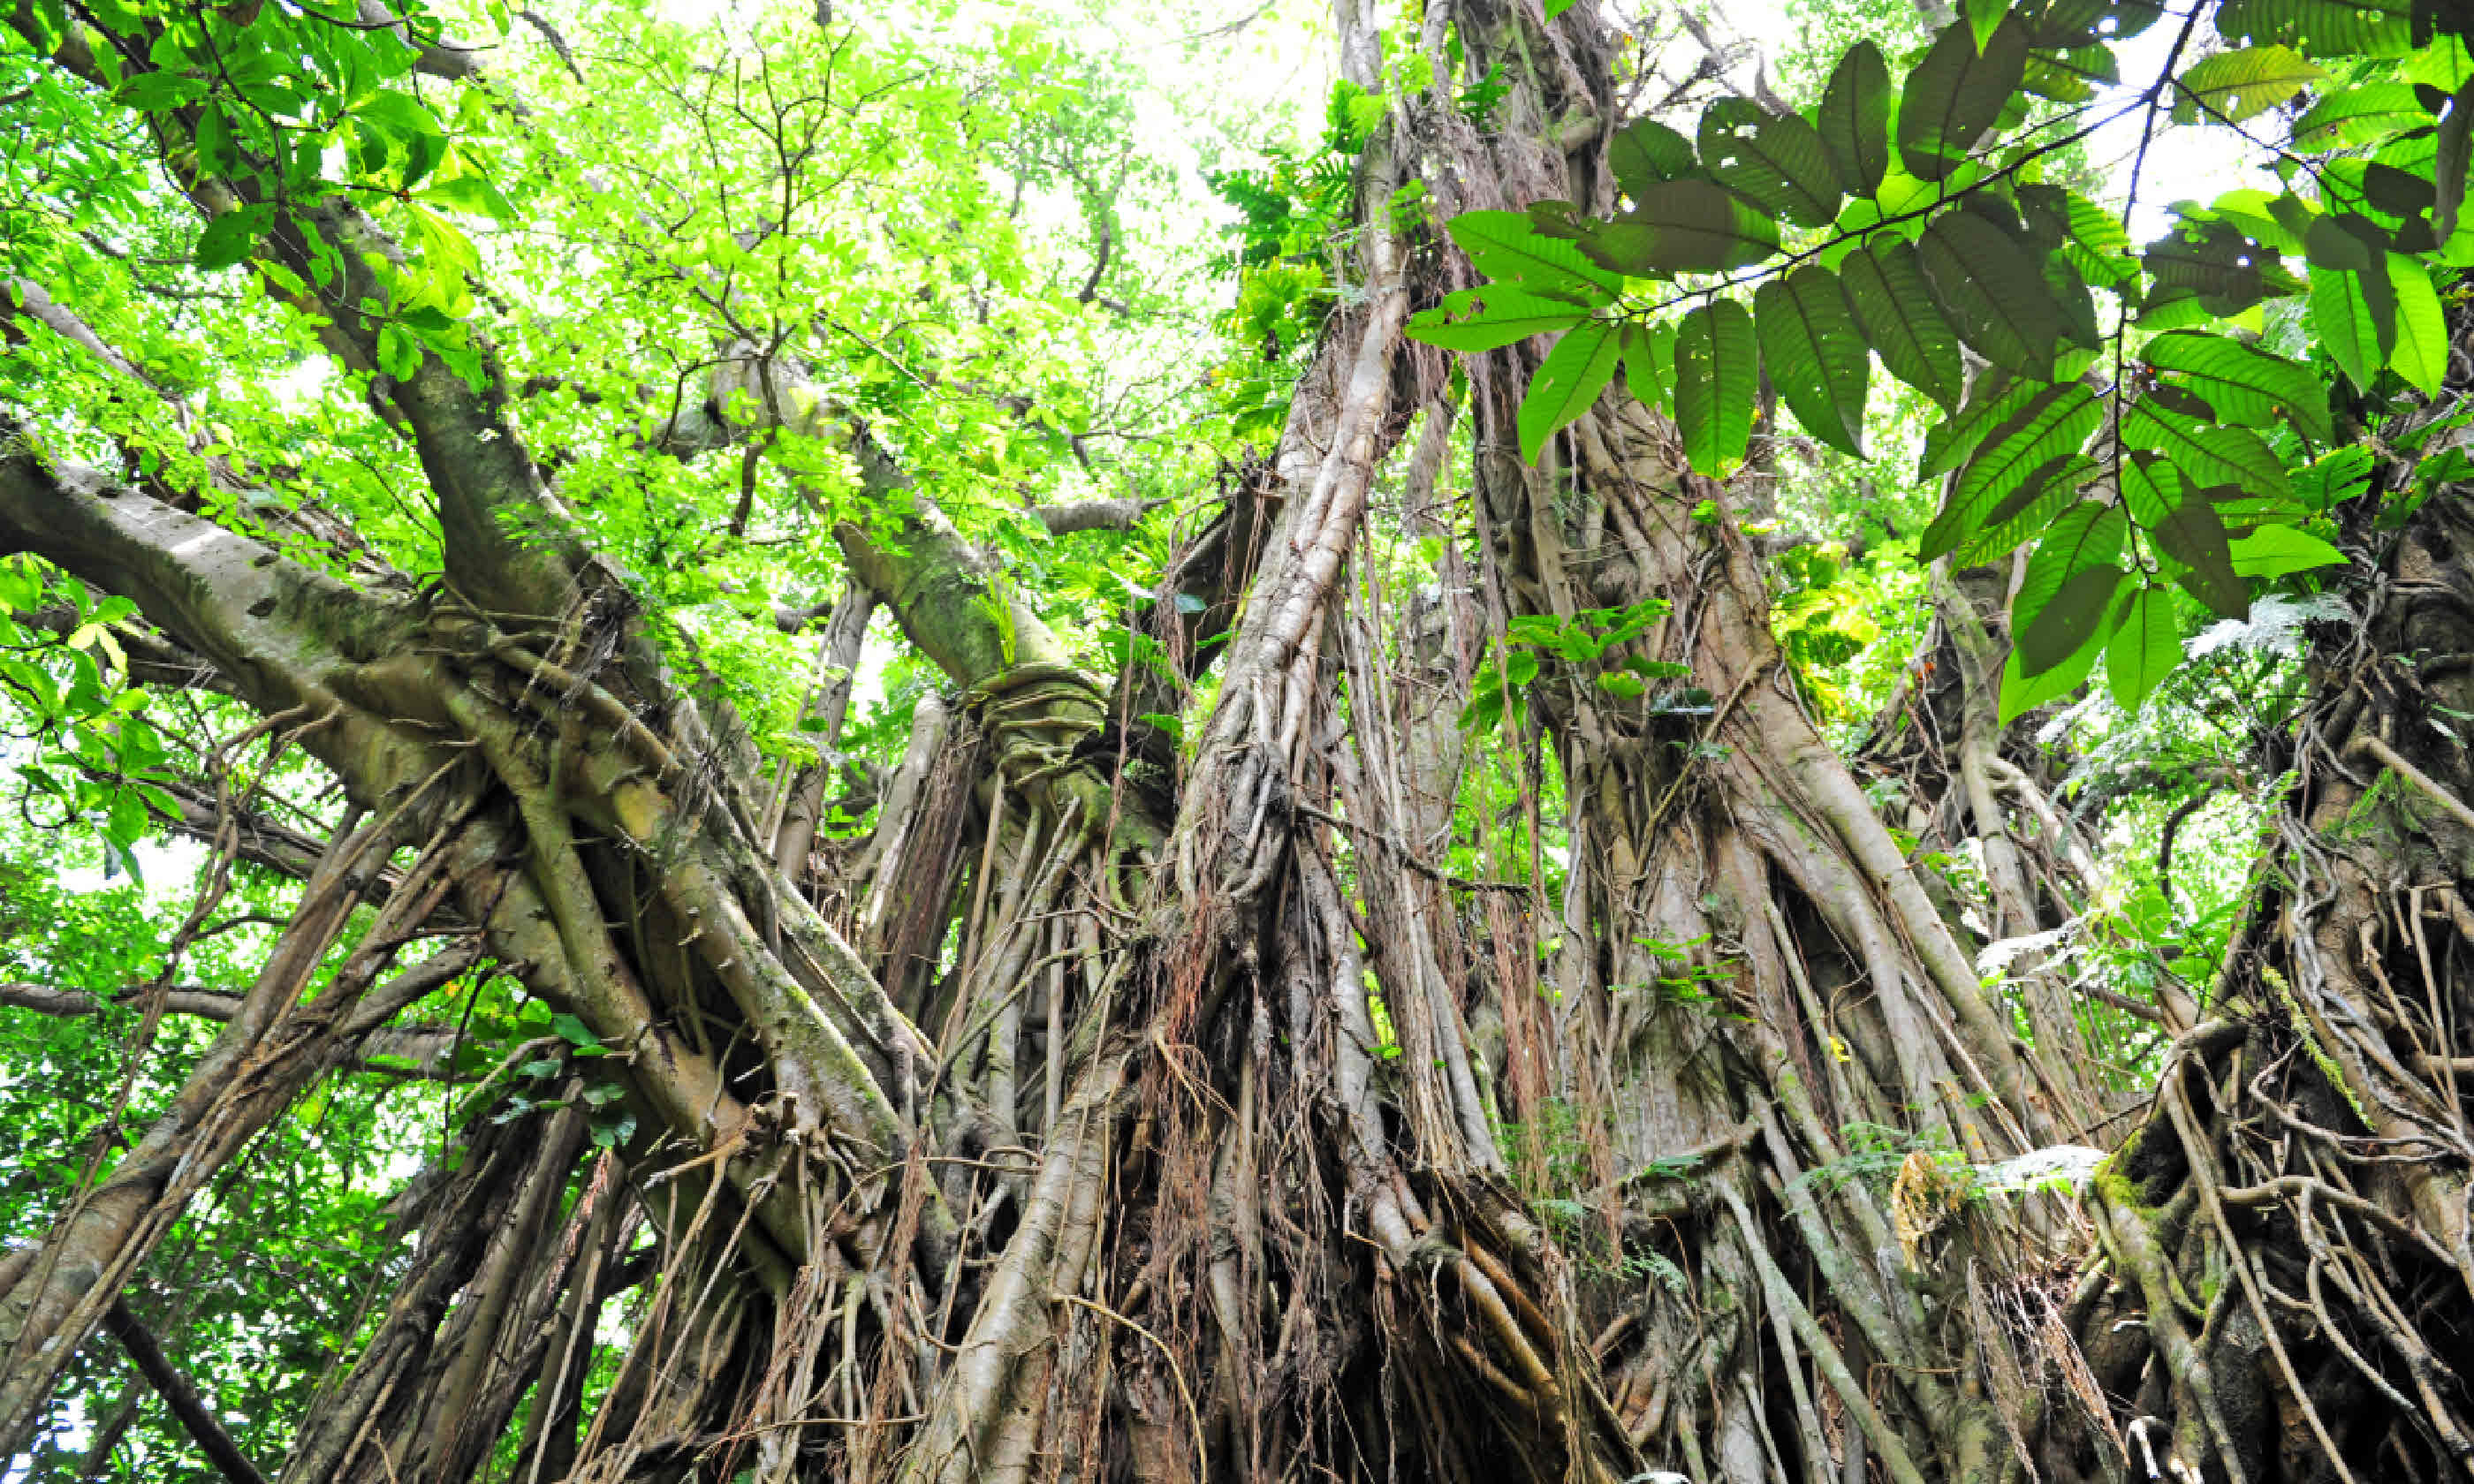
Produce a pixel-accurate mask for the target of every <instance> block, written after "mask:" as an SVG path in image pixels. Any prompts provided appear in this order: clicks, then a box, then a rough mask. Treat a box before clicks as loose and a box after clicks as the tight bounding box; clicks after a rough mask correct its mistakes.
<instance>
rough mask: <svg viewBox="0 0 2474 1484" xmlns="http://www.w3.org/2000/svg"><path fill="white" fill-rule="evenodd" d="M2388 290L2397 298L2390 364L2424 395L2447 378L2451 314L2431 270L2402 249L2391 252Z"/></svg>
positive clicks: (2434, 393)
mask: <svg viewBox="0 0 2474 1484" xmlns="http://www.w3.org/2000/svg"><path fill="white" fill-rule="evenodd" d="M2388 272H2389V294H2390V296H2391V297H2392V298H2393V299H2395V300H2396V348H2395V349H2394V350H2392V351H2391V352H2389V365H2390V366H2392V367H2394V368H2396V373H2397V374H2398V375H2400V376H2403V377H2404V378H2405V379H2406V381H2407V383H2408V384H2409V385H2411V386H2412V387H2413V389H2414V390H2415V391H2417V392H2420V393H2421V394H2422V395H2425V396H2437V395H2439V388H2440V384H2441V383H2442V382H2444V381H2446V380H2447V379H2448V316H2447V315H2446V314H2445V313H2443V312H2442V311H2441V309H2440V307H2439V296H2438V293H2436V292H2434V291H2433V289H2432V287H2431V273H2430V271H2429V270H2428V269H2426V268H2424V267H2423V266H2422V264H2421V262H2420V261H2418V260H2416V259H2414V258H2411V257H2407V256H2405V255H2404V254H2403V253H2399V252H2391V253H2389V255H2388Z"/></svg>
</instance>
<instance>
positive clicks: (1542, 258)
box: [1444, 211, 1623, 305]
mask: <svg viewBox="0 0 2474 1484" xmlns="http://www.w3.org/2000/svg"><path fill="white" fill-rule="evenodd" d="M1444 230H1446V231H1448V232H1450V233H1451V237H1452V241H1453V242H1455V243H1458V244H1459V245H1460V250H1461V251H1463V252H1466V253H1467V254H1468V260H1469V263H1470V265H1471V266H1472V267H1474V268H1476V269H1477V271H1478V272H1479V273H1482V274H1484V275H1487V276H1488V277H1490V278H1492V279H1495V280H1496V281H1497V282H1514V281H1517V282H1518V283H1519V284H1520V285H1521V286H1522V287H1524V288H1527V289H1532V290H1535V291H1536V292H1538V293H1540V294H1562V295H1567V296H1569V297H1571V298H1573V299H1579V300H1580V301H1582V302H1583V303H1587V304H1593V305H1594V304H1608V303H1613V301H1614V298H1615V296H1616V295H1617V294H1619V293H1621V292H1622V291H1623V279H1622V278H1621V277H1619V276H1617V275H1614V274H1611V273H1609V272H1607V271H1606V270H1605V269H1603V268H1600V267H1598V266H1597V265H1596V264H1594V263H1592V262H1590V261H1589V258H1588V257H1587V256H1585V255H1583V253H1582V251H1581V250H1580V249H1579V248H1577V247H1575V246H1573V245H1572V244H1571V243H1569V242H1565V241H1563V240H1561V239H1559V238H1555V237H1548V236H1545V235H1544V234H1542V233H1540V231H1539V230H1538V228H1537V227H1535V226H1533V225H1531V223H1530V220H1529V217H1528V215H1527V214H1526V213H1524V212H1519V211H1464V212H1462V213H1461V214H1460V215H1458V216H1456V217H1454V218H1452V220H1451V223H1450V225H1449V226H1447V227H1445V228H1444Z"/></svg>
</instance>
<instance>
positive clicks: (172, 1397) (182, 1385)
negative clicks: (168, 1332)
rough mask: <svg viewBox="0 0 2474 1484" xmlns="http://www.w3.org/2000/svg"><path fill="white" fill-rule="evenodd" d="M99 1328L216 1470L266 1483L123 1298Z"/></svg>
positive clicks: (247, 1483) (241, 1483)
mask: <svg viewBox="0 0 2474 1484" xmlns="http://www.w3.org/2000/svg"><path fill="white" fill-rule="evenodd" d="M103 1327H104V1328H107V1329H109V1330H110V1331H111V1333H112V1337H113V1338H114V1339H117V1340H118V1341H120V1348H121V1349H123V1350H125V1351H127V1352H129V1359H130V1362H131V1363H132V1364H133V1365H134V1366H136V1367H137V1373H138V1374H139V1375H140V1376H145V1377H146V1380H147V1383H148V1384H149V1385H151V1386H153V1387H154V1388H155V1393H156V1395H157V1396H159V1397H161V1398H162V1399H163V1405H164V1406H165V1407H166V1408H167V1409H169V1410H170V1412H171V1414H172V1416H173V1417H174V1419H176V1420H177V1421H178V1422H179V1423H180V1424H181V1430H182V1431H183V1432H186V1433H187V1434H188V1435H189V1440H190V1441H191V1442H193V1443H195V1444H197V1445H198V1451H200V1452H202V1453H204V1454H206V1459H207V1461H208V1462H210V1463H212V1464H213V1465H214V1466H215V1472H218V1473H221V1474H222V1475H223V1476H224V1477H225V1478H227V1479H230V1481H231V1484H266V1475H264V1474H262V1473H260V1472H257V1466H256V1465H255V1464H253V1463H251V1462H250V1461H249V1458H248V1456H247V1455H246V1454H244V1453H242V1452H241V1450H240V1445H238V1444H236V1443H234V1442H233V1441H232V1437H231V1434H230V1433H229V1432H226V1431H225V1430H224V1424H222V1423H220V1422H217V1421H216V1420H215V1414H214V1413H212V1412H210V1411H208V1410H206V1403H205V1402H204V1401H203V1400H199V1397H198V1394H197V1392H196V1390H195V1389H193V1388H192V1387H191V1386H190V1385H189V1382H188V1378H187V1377H185V1376H182V1374H181V1373H180V1371H179V1370H177V1369H176V1368H175V1367H174V1366H173V1364H172V1361H171V1357H170V1356H168V1355H165V1354H164V1353H163V1347H162V1346H160V1345H158V1344H157V1343H156V1342H155V1336H154V1333H153V1332H152V1331H151V1330H149V1329H148V1328H146V1327H145V1326H144V1325H143V1324H140V1323H139V1322H138V1320H137V1316H136V1315H135V1314H133V1313H131V1312H130V1311H129V1300H128V1299H127V1298H126V1297H123V1298H118V1299H114V1300H112V1301H111V1307H110V1309H109V1311H108V1312H106V1313H105V1315H104V1316H103Z"/></svg>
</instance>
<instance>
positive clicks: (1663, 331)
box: [1623, 321, 1675, 417]
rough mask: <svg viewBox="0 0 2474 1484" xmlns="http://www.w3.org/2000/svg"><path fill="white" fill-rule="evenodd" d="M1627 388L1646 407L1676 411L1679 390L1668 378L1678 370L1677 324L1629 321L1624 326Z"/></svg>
mask: <svg viewBox="0 0 2474 1484" xmlns="http://www.w3.org/2000/svg"><path fill="white" fill-rule="evenodd" d="M1623 368H1624V389H1625V390H1626V391H1628V392H1630V393H1631V394H1632V398H1633V400H1634V401H1636V402H1638V403H1640V404H1641V405H1642V406H1643V407H1655V408H1657V409H1658V410H1659V411H1661V412H1662V413H1665V414H1666V415H1667V416H1669V417H1673V416H1674V415H1675V392H1674V389H1673V388H1672V387H1671V386H1669V385H1668V384H1667V378H1668V377H1669V376H1671V375H1673V374H1674V371H1675V325H1674V323H1673V322H1671V321H1669V322H1663V323H1658V324H1654V325H1644V324H1626V325H1625V326H1624V329H1623Z"/></svg>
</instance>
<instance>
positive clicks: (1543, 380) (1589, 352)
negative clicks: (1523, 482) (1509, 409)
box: [1518, 320, 1623, 464]
mask: <svg viewBox="0 0 2474 1484" xmlns="http://www.w3.org/2000/svg"><path fill="white" fill-rule="evenodd" d="M1616 329H1617V326H1615V325H1613V324H1611V323H1607V322H1606V321H1604V320H1590V321H1589V322H1587V323H1583V324H1580V325H1578V326H1576V327H1574V329H1573V330H1572V332H1571V333H1570V334H1568V335H1565V336H1564V338H1563V339H1562V340H1559V341H1557V342H1555V348H1554V349H1552V350H1549V351H1547V352H1546V359H1545V361H1544V362H1543V363H1542V364H1540V366H1539V368H1538V374H1537V375H1535V376H1532V377H1531V378H1529V391H1528V393H1527V395H1523V396H1522V397H1521V398H1520V414H1519V419H1518V420H1519V424H1520V462H1522V463H1523V464H1535V463H1537V462H1538V456H1539V454H1540V453H1542V452H1544V451H1545V448H1546V440H1547V439H1549V438H1551V437H1553V436H1554V434H1555V430H1556V429H1557V428H1560V427H1562V426H1563V425H1564V424H1565V423H1567V422H1569V421H1571V420H1572V419H1575V418H1578V417H1579V416H1580V415H1581V414H1583V413H1585V412H1588V411H1589V404H1590V403H1592V402H1594V401H1596V400H1597V399H1598V394H1599V393H1600V392H1603V391H1605V390H1606V386H1607V383H1608V382H1609V381H1611V380H1613V378H1614V373H1615V358H1616V357H1617V355H1619V354H1620V353H1621V351H1622V349H1623V339H1622V337H1621V336H1620V335H1618V334H1617V333H1616Z"/></svg>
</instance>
